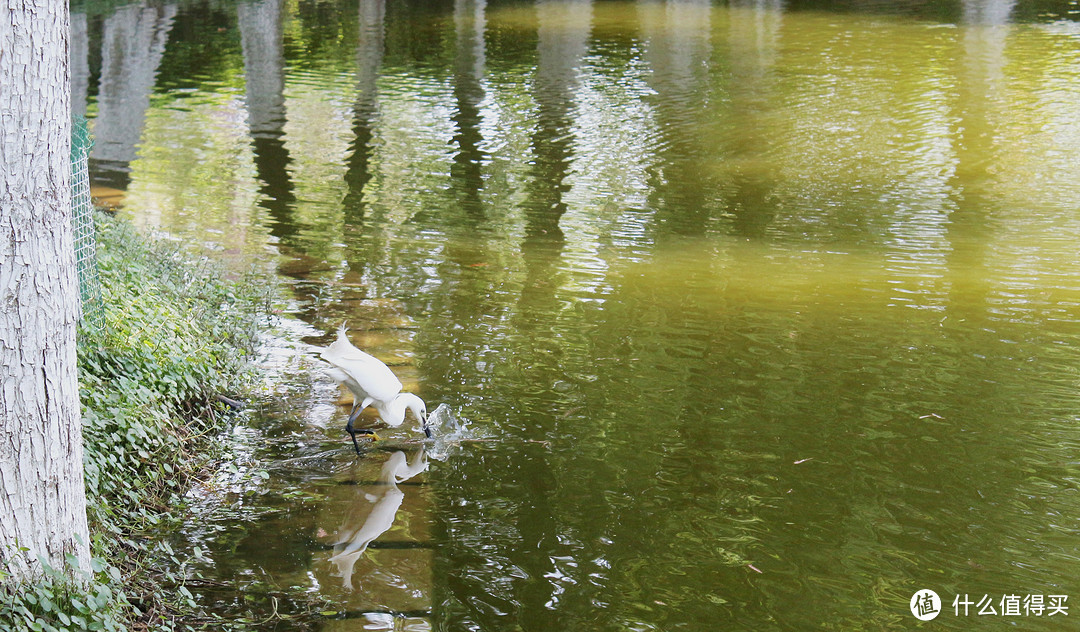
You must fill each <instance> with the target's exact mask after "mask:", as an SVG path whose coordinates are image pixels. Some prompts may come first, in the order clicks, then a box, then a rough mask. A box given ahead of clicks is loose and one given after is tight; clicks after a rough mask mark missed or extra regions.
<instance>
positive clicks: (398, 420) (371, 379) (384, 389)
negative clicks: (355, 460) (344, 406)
mask: <svg viewBox="0 0 1080 632" xmlns="http://www.w3.org/2000/svg"><path fill="white" fill-rule="evenodd" d="M347 331H348V330H347V329H346V328H345V323H341V327H339V328H338V337H337V340H335V341H334V343H333V344H332V345H330V346H329V347H327V348H325V349H323V350H322V353H320V354H319V357H321V358H322V359H323V360H326V361H327V362H329V363H330V365H331V366H332V368H330V369H327V371H326V373H327V375H329V376H330V377H331V379H333V380H335V381H337V382H338V383H340V384H344V385H345V388H347V389H349V390H350V391H352V394H353V407H352V411H350V412H349V423H348V424H346V425H345V431H346V432H348V433H349V436H351V437H352V440H353V447H355V448H356V452H357V454H359V453H360V445H359V444H358V443H357V442H356V432H357V431H356V430H355V429H354V428H353V423H354V422H355V421H356V418H357V417H359V416H360V413H361V412H363V410H364V409H365V408H367V407H368V406H374V407H375V410H377V411H378V412H379V416H380V417H382V420H383V421H384V422H386V424H387V425H389V426H400V425H401V424H402V422H404V421H405V411H406V409H408V410H411V411H412V414H413V415H414V416H415V417H416V418H417V419H418V420H419V421H420V426H421V427H422V428H423V430H424V434H425V435H426V436H427V437H428V438H429V439H430V438H431V429H430V428H429V427H428V422H427V406H426V405H425V404H424V400H422V399H420V398H419V397H417V396H416V395H414V394H412V393H402V392H401V380H399V379H398V378H397V376H396V375H394V372H393V371H391V370H390V367H388V366H386V364H385V363H383V361H382V360H379V359H378V358H376V357H375V356H373V355H370V354H367V353H364V352H363V351H361V350H360V349H357V348H356V347H354V346H353V344H352V343H351V342H349V337H348V336H347V335H346V332H347ZM361 432H363V433H365V434H371V435H373V436H374V435H375V433H374V432H372V431H371V430H361ZM376 438H378V437H377V436H376Z"/></svg>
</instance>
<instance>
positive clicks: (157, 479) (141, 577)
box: [0, 214, 272, 631]
mask: <svg viewBox="0 0 1080 632" xmlns="http://www.w3.org/2000/svg"><path fill="white" fill-rule="evenodd" d="M96 222H97V235H98V256H99V260H98V265H99V274H100V277H101V283H102V296H103V303H104V305H103V310H104V318H103V321H104V326H102V327H100V328H98V329H96V330H89V329H81V330H80V334H79V345H78V369H79V386H80V396H81V401H82V406H83V444H84V449H85V455H84V466H85V479H86V489H87V499H88V517H89V518H90V523H91V534H92V539H93V542H92V547H91V548H92V551H93V553H94V558H93V572H92V573H91V574H90V575H86V574H83V573H79V572H78V571H77V569H75V568H74V567H72V568H66V569H53V568H49V567H46V569H45V573H44V577H43V578H42V579H41V580H40V581H38V582H35V583H23V584H15V583H13V582H10V581H8V579H9V578H8V576H7V575H6V574H3V572H2V570H0V583H2V586H0V597H2V601H0V629H3V630H9V629H10V630H18V631H22V630H35V631H37V630H49V631H52V630H56V631H62V630H72V631H74V630H80V631H81V630H125V629H128V627H129V626H131V627H134V628H136V629H139V628H141V629H155V630H170V629H180V628H181V627H183V626H181V625H180V624H178V623H177V620H178V619H179V617H180V616H181V615H183V614H185V613H192V612H194V611H195V610H196V607H197V604H196V602H195V600H194V598H193V597H192V593H191V592H190V591H189V590H188V589H187V588H186V583H187V582H188V581H191V580H193V579H194V580H198V575H197V573H194V572H192V571H190V569H189V567H188V560H181V559H178V558H177V556H176V555H175V554H174V553H173V551H172V550H171V549H170V548H169V546H168V544H167V543H165V542H155V541H153V540H151V539H149V538H146V537H144V536H142V535H141V534H142V533H144V532H145V530H146V529H147V528H148V527H150V526H153V525H156V524H159V523H160V522H161V521H163V520H168V519H170V518H169V516H170V515H171V514H173V513H175V509H176V508H178V507H181V506H182V504H183V495H184V493H185V492H186V491H187V490H188V489H189V488H190V486H191V483H192V482H193V481H194V480H196V479H197V478H198V477H200V476H201V475H203V474H204V473H205V472H206V471H207V470H208V468H209V466H210V464H211V463H212V462H213V460H214V458H215V456H216V454H217V452H216V450H218V449H219V448H218V446H219V445H220V442H217V441H214V439H215V438H216V437H217V436H218V435H219V434H220V433H221V432H222V431H223V430H225V429H226V428H227V427H228V425H229V423H230V419H231V417H232V410H231V408H230V407H229V405H228V404H226V403H222V401H221V400H223V399H224V400H225V401H232V400H233V399H234V398H235V397H236V396H237V393H242V392H244V390H245V389H246V388H247V387H248V385H249V384H250V380H249V378H250V377H252V374H251V370H250V368H249V366H250V365H249V360H250V357H251V354H252V352H253V351H254V349H255V346H256V344H257V341H258V336H259V335H260V333H261V332H262V331H263V330H264V329H265V328H266V325H267V318H268V316H269V313H270V305H271V303H272V291H271V288H272V286H271V284H270V283H269V282H268V281H267V280H265V279H258V278H243V279H240V280H230V279H229V278H228V276H227V275H226V274H225V272H224V270H222V269H221V268H220V267H219V266H218V265H216V264H215V263H214V262H212V261H211V260H209V259H207V258H205V257H202V258H200V257H195V256H192V255H190V254H188V253H187V252H186V251H185V250H184V249H183V248H182V247H181V246H180V245H178V244H175V243H170V242H167V241H161V240H159V241H152V240H148V239H145V238H143V237H141V236H140V235H138V234H137V233H136V232H135V230H134V229H133V228H132V227H131V225H130V224H128V223H126V222H124V221H121V220H117V219H114V218H111V217H108V216H106V215H104V214H100V215H99V216H98V217H97V218H96ZM223 395H228V396H229V397H227V398H222V397H221V396H223ZM105 560H109V561H108V562H106V561H105ZM225 627H226V626H225V625H224V624H222V625H215V627H214V629H225ZM233 627H234V628H235V627H237V626H233ZM239 627H243V626H242V625H240V626H239Z"/></svg>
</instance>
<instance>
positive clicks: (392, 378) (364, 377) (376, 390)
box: [319, 330, 401, 401]
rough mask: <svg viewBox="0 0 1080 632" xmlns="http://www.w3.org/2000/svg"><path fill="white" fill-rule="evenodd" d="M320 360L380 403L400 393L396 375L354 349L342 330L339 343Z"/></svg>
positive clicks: (329, 349)
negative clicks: (324, 361)
mask: <svg viewBox="0 0 1080 632" xmlns="http://www.w3.org/2000/svg"><path fill="white" fill-rule="evenodd" d="M319 357H321V358H322V359H323V360H326V361H327V362H329V363H330V364H332V365H333V366H334V367H336V368H338V369H339V370H341V371H342V372H343V373H345V374H346V375H348V377H350V378H352V381H353V382H354V383H355V386H357V387H359V388H360V390H362V391H363V392H364V393H366V394H367V395H368V396H370V397H373V398H375V399H377V400H382V401H388V400H390V399H393V397H394V395H397V394H398V393H400V392H401V380H399V379H398V378H397V376H396V375H394V372H393V371H391V370H390V367H388V366H386V364H385V363H383V361H382V360H379V359H378V358H376V357H375V356H373V355H371V354H368V353H364V352H363V351H361V350H360V349H357V348H356V347H354V346H353V344H352V343H351V342H349V339H348V337H346V336H345V332H344V331H343V330H341V331H339V332H338V339H337V340H335V341H334V344H332V345H330V346H329V347H327V348H326V349H323V351H322V353H320V354H319ZM335 379H336V378H335ZM342 382H343V383H344V384H345V385H346V386H347V387H348V388H349V389H350V390H353V393H354V394H357V393H356V390H355V389H353V386H354V384H350V383H349V382H348V381H344V380H343V381H342Z"/></svg>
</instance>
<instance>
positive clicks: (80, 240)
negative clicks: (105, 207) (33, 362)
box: [71, 116, 105, 330]
mask: <svg viewBox="0 0 1080 632" xmlns="http://www.w3.org/2000/svg"><path fill="white" fill-rule="evenodd" d="M93 144H94V143H93V140H92V139H91V138H90V131H89V130H88V129H87V127H86V119H85V118H84V117H82V116H76V117H74V118H73V119H72V121H71V225H72V228H73V229H74V232H75V268H76V270H78V273H79V299H80V302H81V304H82V309H81V310H80V313H81V316H82V324H83V326H84V327H89V328H91V329H93V330H100V329H101V328H102V326H103V325H104V320H105V317H104V314H103V313H102V304H101V281H100V279H98V270H97V238H96V236H95V234H94V205H93V202H92V201H91V200H90V168H89V164H88V163H89V158H90V147H91V146H92V145H93Z"/></svg>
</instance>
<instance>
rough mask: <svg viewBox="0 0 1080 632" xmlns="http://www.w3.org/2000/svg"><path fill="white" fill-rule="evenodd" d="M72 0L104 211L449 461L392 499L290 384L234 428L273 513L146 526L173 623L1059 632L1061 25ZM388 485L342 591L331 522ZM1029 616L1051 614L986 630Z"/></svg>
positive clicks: (505, 5) (1070, 278)
mask: <svg viewBox="0 0 1080 632" xmlns="http://www.w3.org/2000/svg"><path fill="white" fill-rule="evenodd" d="M74 13H75V15H74V17H73V25H75V26H77V25H79V24H82V25H83V27H82V28H83V39H82V40H80V39H78V37H75V38H73V41H74V42H76V43H78V42H83V41H84V40H85V42H84V44H83V46H84V47H85V59H83V58H79V59H76V60H75V61H73V69H75V71H76V72H75V74H76V75H77V76H76V77H75V80H76V82H78V81H79V80H80V79H81V80H82V81H83V83H77V86H82V88H81V90H82V92H80V91H79V89H76V91H75V95H76V107H80V103H81V104H82V107H84V108H85V109H86V110H87V111H88V113H89V115H90V117H91V118H92V119H93V120H94V125H95V126H96V129H95V133H96V134H97V140H98V145H97V146H96V147H95V154H92V158H93V159H94V169H95V178H96V181H97V182H98V183H99V185H101V186H108V187H112V188H115V189H121V190H123V191H125V193H126V194H125V197H124V198H123V199H124V207H123V212H124V213H125V214H126V215H128V216H130V217H131V218H132V219H133V220H134V221H135V222H136V223H137V224H138V225H139V226H140V227H143V228H145V229H147V230H160V231H165V232H167V233H169V234H171V235H173V236H175V237H177V238H179V239H183V240H185V241H188V242H191V243H192V244H193V245H194V246H196V247H198V248H206V249H210V250H215V251H218V252H219V253H220V254H221V255H222V256H224V257H226V258H227V259H228V260H230V261H231V262H233V264H234V265H236V266H240V267H242V266H246V265H250V264H251V263H252V262H257V263H258V264H259V265H263V266H266V267H268V268H270V269H273V270H274V271H276V272H277V273H279V274H280V275H281V276H282V278H283V279H284V280H285V282H286V284H287V287H288V288H289V291H290V297H289V303H288V306H287V308H286V311H288V312H289V314H290V315H291V316H292V317H294V318H296V319H298V321H300V322H302V323H303V326H302V327H301V326H298V327H299V329H298V331H300V332H301V335H303V336H306V337H305V341H306V342H308V343H311V344H316V345H325V344H327V343H328V342H330V340H331V339H332V338H331V332H332V330H333V329H335V328H336V327H337V325H338V324H339V323H340V322H341V321H342V320H348V321H349V325H350V327H351V328H352V332H353V341H354V342H355V343H356V344H357V345H360V346H363V347H364V348H366V349H368V350H370V351H372V352H373V353H375V354H376V355H379V356H380V357H382V358H383V359H385V360H387V361H388V362H390V363H391V364H392V365H393V366H394V368H395V370H396V371H398V372H399V374H400V375H402V379H403V381H404V382H406V388H407V389H411V390H414V391H416V392H418V393H420V394H421V395H422V396H423V397H424V399H425V400H426V401H427V402H428V406H429V409H433V408H434V407H435V406H436V405H437V404H439V403H445V404H447V405H449V406H450V407H451V408H452V409H453V410H454V412H455V414H456V415H457V416H458V418H460V419H463V420H467V421H468V422H469V424H470V427H471V428H473V429H474V431H475V432H476V433H477V434H476V436H477V437H481V438H483V439H484V440H483V441H475V442H470V443H467V444H464V445H462V446H461V449H460V451H458V452H457V453H456V454H454V455H452V456H450V457H448V458H446V459H445V460H442V461H440V460H434V459H433V460H432V461H431V463H430V467H429V469H428V470H427V471H426V472H423V473H421V474H420V475H418V476H416V477H414V478H411V479H409V480H408V481H406V482H402V483H400V484H398V485H396V486H395V487H394V491H393V492H388V491H387V486H386V485H385V484H380V482H379V471H380V468H381V467H382V465H383V464H384V463H386V462H387V459H388V458H389V455H391V454H392V451H389V450H375V451H373V452H371V453H369V454H367V455H366V456H364V457H361V458H357V457H356V456H355V454H353V452H352V448H351V444H350V443H348V438H347V436H346V435H345V433H344V431H343V430H342V426H343V424H344V421H345V415H346V413H347V408H343V407H340V406H338V405H336V404H335V403H334V401H335V399H336V398H337V391H336V390H334V387H333V385H332V384H331V383H330V382H329V381H328V380H327V379H326V378H324V377H321V376H320V375H319V374H318V371H317V370H315V369H311V371H310V375H311V377H310V379H306V381H305V380H300V381H298V382H295V383H293V384H292V386H291V387H289V389H287V390H288V396H287V397H286V396H278V397H277V398H275V397H274V396H272V395H271V396H268V403H267V404H265V406H264V408H263V411H264V412H263V413H256V414H253V415H251V416H250V417H249V418H248V421H246V422H245V424H246V425H244V426H243V427H241V428H239V429H238V430H237V435H238V437H239V438H238V439H237V441H238V445H240V446H247V448H245V449H249V450H250V455H249V456H250V458H251V459H254V460H255V461H257V462H258V463H260V464H261V467H265V468H266V469H267V470H268V471H269V473H270V474H271V478H270V479H269V480H268V481H267V482H266V483H265V485H266V487H265V489H261V490H259V491H258V493H256V494H254V495H253V496H247V497H244V499H243V500H242V501H241V500H237V499H236V498H233V497H230V496H226V497H225V499H226V501H225V504H230V503H239V505H240V506H241V508H240V509H237V510H236V511H235V512H230V513H228V515H226V516H223V517H221V518H216V519H213V520H208V521H204V522H200V521H193V523H192V524H191V525H190V526H189V527H188V529H187V530H186V531H184V532H183V533H180V534H178V535H177V536H176V541H177V542H178V546H183V545H185V544H186V545H188V546H191V545H193V544H198V545H199V546H200V547H202V548H203V549H204V550H206V551H207V552H208V555H209V556H210V558H211V560H212V561H211V562H210V563H208V564H207V565H206V572H207V573H209V574H211V575H213V576H214V577H216V578H218V579H220V581H221V583H222V584H221V586H218V587H216V588H213V589H205V590H202V591H200V592H199V598H200V599H201V600H203V602H204V603H207V604H210V605H212V606H213V607H215V608H220V609H221V610H222V611H228V610H229V609H230V608H232V607H234V606H236V605H237V604H240V603H242V602H243V601H244V596H243V593H244V590H246V589H250V591H251V592H250V595H249V597H248V599H249V600H251V599H256V597H257V599H256V601H258V600H259V599H261V600H262V602H260V603H264V605H265V609H266V612H265V613H264V614H269V612H270V606H269V605H268V604H269V601H268V600H267V595H273V596H277V597H278V598H279V600H280V601H281V603H282V606H281V611H282V612H285V611H287V610H288V611H297V610H301V609H302V604H303V603H304V602H305V600H310V601H311V602H312V603H315V602H320V603H322V602H321V601H320V600H326V601H327V602H329V603H330V604H332V605H334V608H333V609H334V611H336V612H338V613H339V614H337V615H335V616H325V617H320V616H312V617H308V618H300V619H297V620H295V621H291V622H290V621H284V622H283V621H277V622H271V623H268V624H266V629H276V630H294V629H295V630H300V629H318V630H327V631H338V630H361V629H415V630H428V629H430V630H439V631H458V630H485V631H488V630H491V631H500V632H501V631H514V630H527V631H533V630H535V631H563V630H565V631H582V632H591V631H624V630H625V631H630V630H635V631H636V630H657V631H662V632H672V631H676V630H693V631H698V630H746V631H751V630H753V631H759V630H906V629H913V628H916V627H917V626H920V625H922V626H924V627H925V628H926V629H931V628H933V627H936V628H939V629H955V630H967V629H972V628H977V629H999V628H1000V629H1004V628H1006V627H1010V628H1014V627H1015V628H1016V629H1024V630H1064V629H1078V628H1077V624H1076V623H1075V621H1076V619H1078V618H1080V582H1078V580H1077V577H1080V556H1078V551H1080V493H1078V485H1080V255H1078V244H1080V21H1078V20H1080V5H1078V4H1077V2H1075V1H1057V2H1055V1H1047V0H1044V1H1040V2H1025V1H1023V0H1018V1H1017V2H1010V1H1007V0H1006V1H1001V0H983V1H980V0H965V1H964V2H948V1H946V2H915V1H909V2H875V1H871V0H866V1H860V0H847V1H838V2H827V1H824V0H819V1H791V2H784V1H783V0H761V1H757V2H753V1H749V0H741V1H736V0H732V1H730V2H727V3H725V2H713V3H709V2H703V1H700V0H682V1H676V0H671V1H668V2H662V1H653V0H647V1H639V2H630V1H624V0H604V1H594V2H590V1H589V0H540V1H538V2H519V1H510V2H502V1H500V2H490V3H486V4H485V3H484V2H483V0H456V1H454V2H451V1H446V0H432V1H423V2H421V1H418V0H385V2H384V1H383V0H359V2H357V1H356V0H351V1H350V0H343V1H340V2H337V1H324V2H315V1H307V0H285V1H282V0H260V1H256V2H240V3H233V2H226V1H215V2H180V3H178V4H177V3H168V2H164V3H162V2H155V3H142V4H134V5H122V6H119V7H118V6H117V3H115V2H110V3H107V6H106V7H97V6H96V5H95V4H94V3H90V2H86V3H82V4H78V5H76V7H75V9H74ZM76 35H77V34H76ZM82 50H83V48H80V47H79V46H73V56H77V55H79V54H81V53H80V51H82ZM80 59H81V60H82V65H80V63H79V61H80ZM83 66H85V72H84V75H85V76H84V77H80V76H78V69H79V68H82V67H83ZM80 98H82V99H83V101H81V102H80V101H79V99H80ZM324 332H325V333H324ZM300 356H303V354H302V353H299V352H298V354H297V355H295V356H288V355H287V354H285V356H283V359H282V358H279V362H280V365H279V366H280V367H283V368H282V371H283V372H289V371H292V370H294V369H295V370H296V372H297V373H303V374H304V375H308V373H304V371H303V370H302V369H303V367H307V366H314V365H315V364H316V361H315V360H314V359H313V357H314V356H310V358H308V359H305V358H304V357H300ZM305 363H307V364H305ZM395 433H396V434H395ZM413 434H414V433H413V430H412V429H411V422H410V423H408V424H406V426H404V427H403V428H402V429H400V430H398V431H391V433H390V435H391V436H396V437H398V438H399V439H400V438H403V437H408V436H412V435H413ZM238 449H239V448H238ZM398 492H400V493H401V496H400V497H399V496H391V495H390V494H391V493H393V494H397V493H398ZM380 499H391V500H394V501H395V502H397V501H399V500H400V508H399V509H398V510H397V512H396V518H395V519H394V522H393V526H392V527H391V528H390V530H388V531H386V532H385V533H383V534H382V535H380V537H379V538H377V539H376V540H375V541H374V542H373V543H372V544H371V545H370V546H369V547H368V549H367V550H365V551H363V553H362V554H360V555H358V556H356V558H355V560H353V565H352V566H350V567H349V572H348V573H347V574H348V575H349V577H348V578H345V577H343V573H342V572H341V567H339V566H335V565H334V563H333V562H331V561H330V560H329V558H330V557H331V556H332V555H334V549H333V540H334V538H335V537H337V536H335V534H338V536H340V534H341V533H344V532H346V531H348V529H349V528H350V527H348V526H347V525H350V524H353V526H354V527H355V524H359V523H363V520H364V516H365V515H366V513H365V512H366V511H368V510H370V509H371V505H372V504H373V503H375V502H377V501H378V500H380ZM207 515H214V514H213V512H212V511H211V512H209V513H208V514H207ZM358 521H359V522H358ZM923 588H930V589H933V590H935V591H936V592H937V593H938V594H939V595H940V596H941V599H942V601H943V606H942V612H941V615H940V616H939V617H938V618H937V619H936V620H934V621H933V622H931V623H927V624H920V623H919V621H917V620H916V619H915V618H914V617H913V616H912V614H911V612H910V611H909V604H908V602H909V599H910V598H911V596H912V595H913V593H915V591H916V590H919V589H923ZM259 591H262V592H259ZM251 595H255V596H256V597H252V596H251ZM964 595H967V596H969V597H970V598H971V599H972V601H974V602H979V601H980V600H982V599H983V598H984V596H985V597H987V598H988V599H990V600H991V601H992V605H993V607H994V609H995V611H996V612H997V614H996V615H988V614H987V615H978V614H977V611H978V608H977V607H975V606H972V607H971V608H970V611H969V613H968V614H967V615H966V616H965V615H964V612H963V609H962V607H960V609H959V611H957V610H956V609H954V607H953V600H954V598H956V597H963V596H964ZM1031 595H1037V596H1043V597H1045V599H1046V601H1047V602H1049V600H1050V597H1051V596H1052V595H1064V596H1067V597H1068V601H1067V602H1065V603H1066V605H1068V606H1074V607H1075V610H1072V609H1070V610H1068V612H1067V613H1061V612H1058V613H1057V614H1055V615H1054V616H1049V614H1048V612H1045V611H1044V612H1042V613H1041V616H1036V613H1035V611H1034V610H1031V609H1028V608H1024V607H1022V606H1021V607H1019V613H1018V614H1016V613H1014V614H1008V615H1006V614H1004V612H1005V607H1006V604H1005V602H1004V601H1005V599H1006V597H1009V596H1014V597H1016V599H1017V600H1021V599H1024V598H1027V597H1028V596H1031ZM1018 602H1019V601H1018ZM1074 602H1075V603H1074ZM1026 603H1027V604H1028V605H1030V604H1031V603H1032V602H1031V601H1030V600H1028V601H1026ZM290 608H291V609H292V610H289V609H290ZM395 626H396V627H395Z"/></svg>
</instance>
